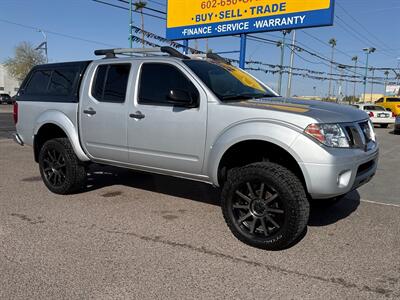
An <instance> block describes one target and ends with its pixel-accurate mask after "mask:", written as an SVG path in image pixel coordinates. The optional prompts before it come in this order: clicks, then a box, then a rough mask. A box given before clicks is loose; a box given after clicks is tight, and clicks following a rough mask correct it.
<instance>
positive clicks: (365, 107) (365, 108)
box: [364, 105, 385, 111]
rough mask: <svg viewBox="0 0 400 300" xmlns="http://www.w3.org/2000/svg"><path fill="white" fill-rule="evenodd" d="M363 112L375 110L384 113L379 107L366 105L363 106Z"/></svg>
mask: <svg viewBox="0 0 400 300" xmlns="http://www.w3.org/2000/svg"><path fill="white" fill-rule="evenodd" d="M364 110H376V111H385V109H384V108H383V107H381V106H374V105H368V106H364Z"/></svg>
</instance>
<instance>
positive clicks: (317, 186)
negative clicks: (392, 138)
mask: <svg viewBox="0 0 400 300" xmlns="http://www.w3.org/2000/svg"><path fill="white" fill-rule="evenodd" d="M349 151H352V150H349ZM378 160H379V149H378V147H376V148H375V149H374V150H372V151H370V152H369V153H364V155H362V154H361V155H360V154H358V155H354V159H353V161H348V157H347V159H345V160H344V162H341V161H340V158H337V159H336V163H335V164H311V163H305V164H303V167H304V169H305V170H306V171H307V174H308V184H307V188H308V192H309V194H310V195H311V197H312V198H313V199H326V198H332V197H336V196H340V195H344V194H346V193H348V192H350V191H352V190H355V189H357V188H359V187H360V186H362V185H364V184H366V183H367V182H369V181H370V180H371V179H372V178H373V177H374V175H375V172H376V169H377V166H378Z"/></svg>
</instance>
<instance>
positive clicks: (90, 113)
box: [83, 108, 96, 116]
mask: <svg viewBox="0 0 400 300" xmlns="http://www.w3.org/2000/svg"><path fill="white" fill-rule="evenodd" d="M83 113H84V114H87V115H91V116H93V115H95V114H96V111H95V110H94V109H93V108H89V109H86V110H84V111H83Z"/></svg>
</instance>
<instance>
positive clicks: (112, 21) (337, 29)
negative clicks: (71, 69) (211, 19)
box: [0, 0, 400, 96]
mask: <svg viewBox="0 0 400 300" xmlns="http://www.w3.org/2000/svg"><path fill="white" fill-rule="evenodd" d="M103 1H104V2H108V3H113V4H116V5H120V6H124V7H127V5H126V4H124V3H121V2H120V1H118V0H103ZM188 1H190V0H188ZM299 1H304V0H299ZM147 2H148V7H150V8H154V9H157V10H162V11H166V2H167V0H148V1H147ZM147 12H149V13H152V12H150V11H147ZM399 16H400V1H399V0H380V1H376V0H336V9H335V21H334V25H333V26H329V27H321V28H309V29H301V30H297V41H298V45H299V46H301V47H304V48H306V49H308V50H310V51H312V52H315V53H318V54H319V55H320V56H323V57H325V58H327V59H328V60H329V58H330V56H331V47H330V46H329V44H328V41H329V40H330V39H331V38H335V39H336V40H337V47H336V51H335V58H334V60H335V61H337V62H338V63H341V64H349V65H352V64H353V62H352V60H351V58H352V57H353V56H355V55H357V56H358V57H359V64H360V65H363V66H364V68H365V61H366V58H365V56H366V55H365V53H363V51H362V49H363V48H366V47H375V48H377V51H376V52H375V53H373V54H371V56H370V60H369V62H370V66H373V67H390V68H397V67H398V66H399V63H400V39H399V30H400V17H399ZM133 17H134V24H135V25H136V26H140V15H139V14H134V15H133ZM128 24H129V14H128V11H125V10H123V9H119V8H114V7H110V6H107V5H104V4H101V3H98V2H94V1H93V0H0V63H2V62H3V61H4V60H5V59H7V58H8V57H11V56H13V52H14V48H15V46H16V45H17V44H18V43H20V42H21V41H28V42H30V43H32V44H33V45H35V46H36V45H39V44H40V43H41V42H43V36H42V34H41V33H40V32H39V31H38V29H41V30H43V31H44V32H45V33H46V34H47V39H48V49H49V61H50V62H62V61H71V60H86V59H96V58H95V56H94V55H93V51H94V50H95V49H102V48H110V47H128V45H129V42H128V35H129V29H128ZM145 30H147V31H150V32H153V33H155V34H157V35H160V36H163V37H165V31H166V21H165V20H161V19H157V18H153V17H150V16H145ZM253 36H258V37H261V38H266V39H270V40H274V41H278V40H281V39H282V33H281V32H265V33H258V34H253ZM289 38H290V39H291V36H288V39H289ZM153 42H156V43H159V42H157V41H153ZM194 45H195V44H194V42H193V41H191V42H190V46H192V47H194ZM208 45H209V48H211V49H212V50H213V51H214V52H225V51H237V50H239V47H240V39H239V38H237V37H231V36H229V37H217V38H211V39H209V40H208ZM198 47H199V49H200V50H204V49H205V47H206V41H205V40H199V41H198ZM280 54H281V52H280V48H278V47H277V46H276V45H275V44H270V43H261V42H256V41H253V40H248V43H247V57H246V59H247V60H256V61H261V62H264V63H268V64H273V65H277V64H279V61H280ZM225 56H226V57H229V58H234V59H238V54H235V53H234V54H226V55H225ZM289 58H290V49H287V50H286V51H285V60H284V65H289ZM294 66H295V67H297V68H305V69H311V70H314V71H319V72H327V73H329V71H330V66H329V63H328V62H326V61H323V60H321V59H319V58H316V57H314V56H310V55H308V54H307V53H304V52H299V53H297V55H296V56H295V58H294ZM364 70H365V69H364ZM345 72H347V71H345ZM251 73H252V74H254V75H255V76H256V77H258V78H259V79H260V80H262V81H263V82H264V83H266V84H267V85H269V86H271V87H272V88H274V89H276V87H277V81H278V74H270V73H268V74H267V73H265V72H263V71H251ZM334 73H340V70H338V69H336V70H335V69H334ZM357 73H358V74H363V73H364V71H363V70H361V69H358V71H357ZM346 74H349V75H351V73H346ZM375 76H380V77H383V76H384V74H383V72H382V71H376V72H375ZM394 76H395V74H394V73H391V74H390V75H389V77H394ZM286 84H287V75H284V79H283V87H284V90H286ZM328 84H329V80H324V81H321V80H315V79H309V78H303V77H301V76H295V77H293V87H292V94H295V95H309V96H310V95H314V94H317V95H321V96H326V95H327V93H328ZM338 88H339V87H338V83H336V82H334V83H333V89H334V91H335V92H336V93H337V92H338ZM353 88H354V85H353V83H345V82H343V87H342V89H343V93H344V94H347V95H352V94H353ZM362 90H363V86H362V84H360V83H358V84H356V94H357V95H359V94H360V93H362ZM370 90H371V85H368V92H370ZM373 91H374V93H383V92H384V86H383V84H381V85H377V84H375V85H374V87H373ZM283 94H285V92H283Z"/></svg>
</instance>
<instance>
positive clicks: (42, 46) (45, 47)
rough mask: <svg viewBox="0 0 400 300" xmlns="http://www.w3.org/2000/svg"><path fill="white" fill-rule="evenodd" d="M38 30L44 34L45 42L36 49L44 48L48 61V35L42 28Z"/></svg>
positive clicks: (47, 60)
mask: <svg viewBox="0 0 400 300" xmlns="http://www.w3.org/2000/svg"><path fill="white" fill-rule="evenodd" d="M37 31H38V32H40V33H41V34H42V35H43V38H44V42H43V43H41V44H40V45H39V46H38V47H37V48H36V49H35V50H44V53H45V55H46V63H48V62H49V54H48V52H47V51H48V47H47V35H46V33H45V32H44V31H43V30H42V29H38V30H37Z"/></svg>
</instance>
